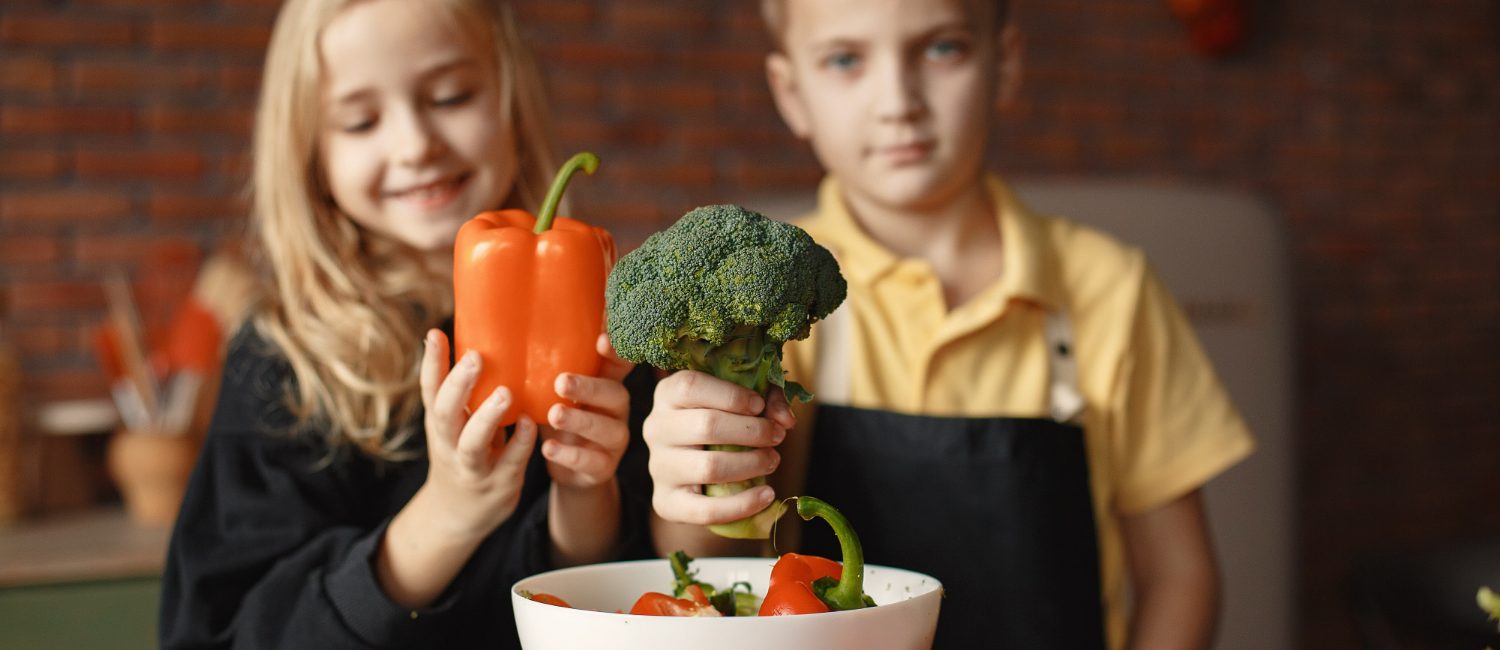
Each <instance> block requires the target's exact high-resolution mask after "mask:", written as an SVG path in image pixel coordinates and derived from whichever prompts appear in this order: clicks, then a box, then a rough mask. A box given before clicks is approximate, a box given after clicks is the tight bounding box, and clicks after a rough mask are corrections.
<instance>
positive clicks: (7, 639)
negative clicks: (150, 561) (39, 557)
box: [0, 576, 161, 650]
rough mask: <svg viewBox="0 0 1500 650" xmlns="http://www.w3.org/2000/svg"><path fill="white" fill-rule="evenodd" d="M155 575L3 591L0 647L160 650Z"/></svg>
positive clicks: (158, 591) (158, 584) (158, 582)
mask: <svg viewBox="0 0 1500 650" xmlns="http://www.w3.org/2000/svg"><path fill="white" fill-rule="evenodd" d="M160 600H161V580H160V578H158V577H155V576H149V577H140V578H121V579H114V580H100V581H87V582H66V583H57V584H45V585H24V586H13V587H5V588H0V648H35V649H37V650H49V649H70V648H78V649H80V650H82V649H93V648H114V649H118V650H129V649H131V648H155V647H156V608H157V603H158V602H159V601H160Z"/></svg>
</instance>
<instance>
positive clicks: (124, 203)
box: [0, 190, 130, 223]
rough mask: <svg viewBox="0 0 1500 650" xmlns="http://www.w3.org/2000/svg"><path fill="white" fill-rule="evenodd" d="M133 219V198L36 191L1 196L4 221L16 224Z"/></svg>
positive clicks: (0, 211)
mask: <svg viewBox="0 0 1500 650" xmlns="http://www.w3.org/2000/svg"><path fill="white" fill-rule="evenodd" d="M128 216H130V197H129V196H127V195H126V194H125V193H123V192H108V191H100V190H33V191H18V192H10V193H7V194H5V195H4V196H0V219H3V220H4V221H5V222H16V221H36V222H43V221H54V222H69V223H70V222H79V221H90V222H98V221H113V220H117V219H123V218H125V217H128Z"/></svg>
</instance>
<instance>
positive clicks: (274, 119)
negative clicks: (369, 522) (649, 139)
mask: <svg viewBox="0 0 1500 650" xmlns="http://www.w3.org/2000/svg"><path fill="white" fill-rule="evenodd" d="M359 1H360V0H288V1H287V3H286V4H285V5H284V6H283V7H282V9H281V13H280V15H279V16H278V17H277V19H276V26H275V29H274V31H273V32H272V35H271V42H270V46H269V49H268V51H267V54H266V65H265V74H264V77H263V79H262V82H261V96H260V104H259V107H258V108H257V114H256V122H255V136H254V145H253V146H254V148H253V151H252V155H253V159H254V160H253V177H252V180H251V187H250V192H251V224H250V230H251V233H250V239H251V244H252V248H253V249H254V250H255V252H256V253H257V256H258V257H259V258H260V262H261V264H262V266H263V268H266V269H267V270H268V271H269V273H268V276H267V277H266V278H265V282H264V291H263V292H262V293H263V295H261V296H260V298H261V300H260V303H259V306H258V308H257V311H256V313H255V316H254V319H253V322H254V325H255V327H256V328H257V330H258V331H259V332H260V334H261V335H262V336H263V337H264V338H265V339H266V340H268V341H270V342H271V343H272V344H274V345H275V346H276V347H278V348H279V350H280V352H281V353H282V354H284V355H285V357H286V358H287V360H288V361H289V362H290V364H291V369H292V372H293V373H294V374H295V376H296V384H295V390H291V391H289V394H288V395H287V399H288V401H289V405H290V406H291V408H292V412H293V414H294V415H296V416H297V417H298V418H299V420H300V421H301V422H303V423H311V422H316V423H317V425H318V426H319V427H324V428H326V429H327V432H328V436H329V439H330V442H332V443H334V445H335V446H337V445H339V444H341V443H353V444H354V445H356V446H357V447H358V448H359V449H361V450H363V451H365V452H366V453H369V454H370V455H373V456H376V457H380V458H388V459H395V458H400V457H403V454H401V453H400V451H401V449H402V447H403V444H404V443H405V442H406V441H407V440H408V439H409V438H410V437H411V436H412V435H413V434H414V433H416V432H417V431H420V429H419V428H418V427H417V426H416V425H417V424H418V423H416V422H414V418H415V415H416V413H417V412H418V411H419V409H420V408H421V398H420V391H419V390H418V384H417V368H418V365H419V360H420V357H421V348H420V346H419V345H418V342H419V341H421V340H422V337H423V333H424V332H425V331H426V330H427V328H430V327H433V326H435V325H437V324H439V323H440V322H441V321H442V320H443V319H445V318H446V317H448V316H449V315H450V314H452V312H453V287H452V282H451V280H450V276H449V275H448V273H447V271H446V270H445V269H443V268H441V267H440V266H439V265H436V264H434V263H433V262H432V261H430V258H429V256H427V255H424V254H423V253H422V252H421V251H418V250H415V249H413V248H411V247H409V246H407V245H405V244H403V243H401V242H398V241H396V240H394V239H391V238H389V237H386V236H382V235H380V234H378V233H376V232H374V231H371V230H369V229H366V228H363V227H361V226H359V225H358V224H356V223H355V222H354V220H353V219H351V218H349V217H348V216H346V215H344V214H343V213H342V212H340V210H339V208H338V207H337V206H336V205H335V204H334V202H333V199H332V197H331V195H330V193H329V191H328V190H327V187H326V183H325V182H324V178H325V170H324V169H322V166H321V163H320V160H319V159H320V156H319V155H318V141H319V139H318V130H319V128H320V122H321V119H322V118H321V110H320V102H321V96H320V84H321V83H322V75H323V71H322V69H321V68H322V65H321V62H320V61H321V58H320V56H319V48H318V41H319V38H320V36H321V35H322V32H323V29H324V28H325V27H326V26H327V25H328V24H329V23H330V22H331V21H332V20H333V18H334V17H335V16H336V15H338V13H339V12H340V11H341V10H343V9H344V8H345V7H347V6H349V5H352V4H355V3H356V2H359ZM424 1H426V2H429V3H430V4H431V5H432V6H433V7H434V9H435V10H441V11H446V12H447V13H448V14H449V18H451V19H452V20H453V24H455V25H460V26H462V28H466V29H474V27H475V26H478V25H487V26H488V34H486V36H487V37H488V39H489V41H490V43H492V44H493V47H492V48H491V49H492V50H493V51H494V56H495V70H496V72H497V73H498V75H499V83H500V97H501V100H500V101H501V110H500V114H499V115H496V116H495V118H496V119H498V120H503V121H504V122H505V123H506V125H507V127H508V128H509V129H510V131H511V132H512V133H513V134H514V136H515V142H516V150H517V151H516V156H517V172H516V180H515V186H514V187H512V188H511V190H510V192H509V193H508V195H507V196H508V198H507V199H506V205H505V206H495V207H519V208H524V209H528V210H535V209H536V206H537V204H538V203H540V201H541V198H542V196H543V195H544V193H545V192H546V183H547V182H548V177H549V176H550V174H551V172H552V160H551V155H550V152H549V148H548V143H547V137H546V133H547V130H546V124H545V117H546V112H545V106H544V102H543V99H542V97H543V95H542V87H541V79H540V75H539V74H538V72H537V69H536V64H535V62H534V60H533V59H532V57H531V54H530V52H529V51H528V49H527V48H526V46H525V44H524V42H523V41H522V39H521V34H520V30H519V28H518V27H517V25H516V23H515V19H514V16H513V15H512V13H511V10H510V7H509V6H508V5H505V4H502V3H501V2H500V0H441V1H438V0H424Z"/></svg>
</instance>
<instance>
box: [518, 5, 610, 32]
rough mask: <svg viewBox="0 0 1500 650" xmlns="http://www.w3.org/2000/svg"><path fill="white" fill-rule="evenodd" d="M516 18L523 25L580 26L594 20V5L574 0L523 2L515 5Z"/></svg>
mask: <svg viewBox="0 0 1500 650" xmlns="http://www.w3.org/2000/svg"><path fill="white" fill-rule="evenodd" d="M516 19H517V20H518V21H519V22H520V23H521V24H523V25H541V24H553V25H564V26H569V27H580V26H583V25H587V24H589V23H592V22H594V5H593V3H591V2H577V1H576V0H571V1H570V0H547V1H545V2H525V3H520V4H518V5H516Z"/></svg>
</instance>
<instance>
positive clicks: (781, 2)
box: [760, 0, 1010, 49]
mask: <svg viewBox="0 0 1500 650" xmlns="http://www.w3.org/2000/svg"><path fill="white" fill-rule="evenodd" d="M787 1H788V0H760V17H761V18H762V19H763V20H765V23H766V30H767V31H769V32H770V33H771V41H772V42H773V43H775V44H776V48H777V49H781V48H782V47H783V43H782V34H783V32H785V31H786V11H785V9H786V3H787ZM961 1H962V2H963V3H964V4H965V5H968V6H969V9H970V10H972V11H973V12H974V13H975V14H976V15H979V16H981V17H983V16H984V14H986V13H989V14H990V16H989V17H990V18H991V19H993V21H994V25H995V31H996V32H999V31H1000V30H1001V29H1003V28H1004V27H1005V23H1006V21H1008V20H1010V0H961Z"/></svg>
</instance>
